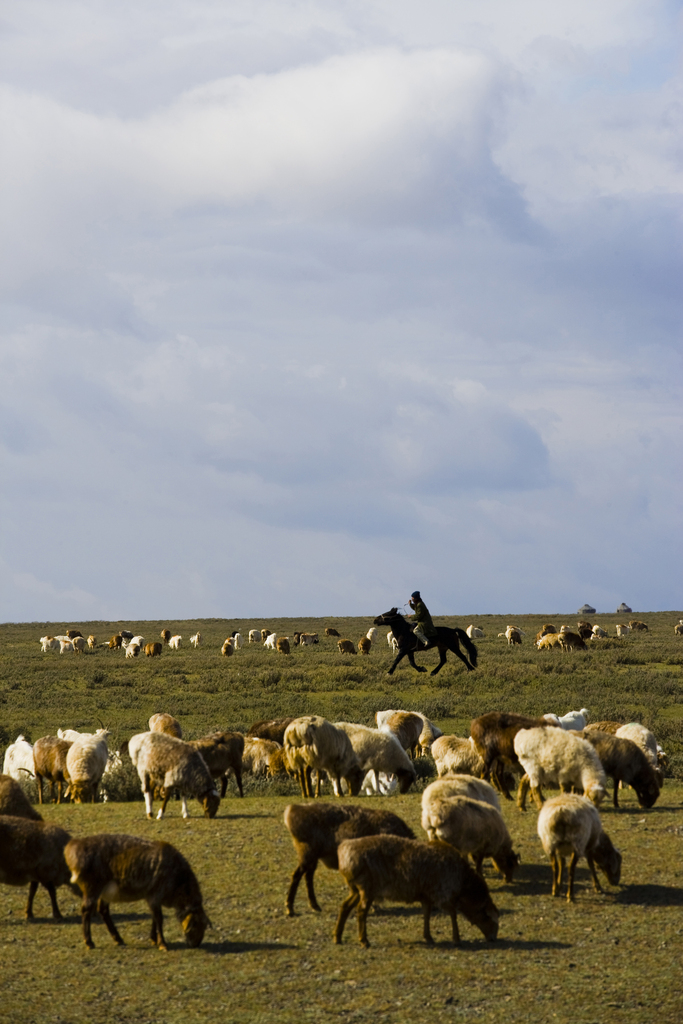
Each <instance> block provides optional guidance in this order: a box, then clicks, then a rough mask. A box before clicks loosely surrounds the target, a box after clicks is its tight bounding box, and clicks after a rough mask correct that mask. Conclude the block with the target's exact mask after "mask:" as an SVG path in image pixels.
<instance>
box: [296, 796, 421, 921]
mask: <svg viewBox="0 0 683 1024" xmlns="http://www.w3.org/2000/svg"><path fill="white" fill-rule="evenodd" d="M284 822H285V825H286V827H287V828H288V829H289V833H290V835H291V837H292V842H293V843H294V849H295V850H296V854H297V857H298V858H299V862H298V864H297V866H296V868H295V869H294V873H293V875H292V880H291V882H290V886H289V890H288V892H287V899H286V900H285V908H286V910H287V916H288V917H293V916H294V900H295V898H296V893H297V889H298V888H299V882H300V881H301V879H302V878H304V877H305V878H306V891H307V893H308V902H309V904H310V907H311V909H312V910H315V911H316V912H317V913H320V906H319V904H318V901H317V899H316V898H315V889H314V886H313V876H314V875H315V870H316V868H317V866H318V861H319V860H321V861H322V862H323V864H324V865H325V867H328V868H330V869H331V870H332V871H334V870H336V869H337V868H338V867H339V864H338V862H337V846H338V845H339V843H340V842H342V841H343V840H344V839H358V838H359V837H361V836H376V835H380V834H386V835H394V836H402V837H403V838H404V839H414V838H415V835H414V833H413V830H412V829H411V828H409V827H408V825H406V823H405V822H404V821H403V820H402V819H401V818H399V817H398V815H396V814H392V813H391V812H390V811H382V810H371V809H368V808H365V807H357V806H355V805H353V804H329V803H319V804H288V805H287V807H285V813H284Z"/></svg>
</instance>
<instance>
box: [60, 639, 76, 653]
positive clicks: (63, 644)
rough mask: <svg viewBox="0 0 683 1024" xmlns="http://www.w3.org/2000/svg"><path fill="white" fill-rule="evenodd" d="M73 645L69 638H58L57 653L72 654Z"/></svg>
mask: <svg viewBox="0 0 683 1024" xmlns="http://www.w3.org/2000/svg"><path fill="white" fill-rule="evenodd" d="M73 652H74V645H73V643H72V642H71V640H60V641H59V653H60V654H73Z"/></svg>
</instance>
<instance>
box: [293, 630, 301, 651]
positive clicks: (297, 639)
mask: <svg viewBox="0 0 683 1024" xmlns="http://www.w3.org/2000/svg"><path fill="white" fill-rule="evenodd" d="M292 643H293V644H294V646H295V647H299V645H300V644H301V633H300V632H299V630H297V629H295V630H294V632H293V633H292Z"/></svg>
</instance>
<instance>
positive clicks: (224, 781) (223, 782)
mask: <svg viewBox="0 0 683 1024" xmlns="http://www.w3.org/2000/svg"><path fill="white" fill-rule="evenodd" d="M227 789H228V776H227V774H226V775H223V776H222V777H221V800H223V799H225V794H226V792H227ZM240 795H241V794H240Z"/></svg>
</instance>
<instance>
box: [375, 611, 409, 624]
mask: <svg viewBox="0 0 683 1024" xmlns="http://www.w3.org/2000/svg"><path fill="white" fill-rule="evenodd" d="M399 617H400V618H403V616H399V614H398V608H390V609H389V611H388V612H383V613H382V615H378V616H377V618H376V619H375V620H374V621H375V625H376V626H390V625H391V623H392V620H394V621H395V620H396V619H397V618H399Z"/></svg>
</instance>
